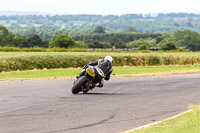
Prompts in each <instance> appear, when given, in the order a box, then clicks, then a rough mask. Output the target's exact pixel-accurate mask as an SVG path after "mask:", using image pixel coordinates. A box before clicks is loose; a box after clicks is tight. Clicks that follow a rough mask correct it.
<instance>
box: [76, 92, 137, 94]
mask: <svg viewBox="0 0 200 133" xmlns="http://www.w3.org/2000/svg"><path fill="white" fill-rule="evenodd" d="M79 95H133V94H130V93H95V92H93V93H91V92H90V93H86V94H84V93H79Z"/></svg>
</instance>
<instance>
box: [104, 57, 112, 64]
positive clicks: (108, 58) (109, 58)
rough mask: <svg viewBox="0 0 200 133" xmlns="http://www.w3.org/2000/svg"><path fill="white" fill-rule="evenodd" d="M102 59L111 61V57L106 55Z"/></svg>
mask: <svg viewBox="0 0 200 133" xmlns="http://www.w3.org/2000/svg"><path fill="white" fill-rule="evenodd" d="M104 60H109V61H110V62H111V63H112V62H113V58H112V57H111V56H106V57H105V58H104Z"/></svg>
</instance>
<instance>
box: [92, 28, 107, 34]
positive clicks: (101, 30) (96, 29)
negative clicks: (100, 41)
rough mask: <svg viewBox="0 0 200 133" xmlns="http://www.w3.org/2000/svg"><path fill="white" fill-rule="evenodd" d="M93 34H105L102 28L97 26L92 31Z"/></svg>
mask: <svg viewBox="0 0 200 133" xmlns="http://www.w3.org/2000/svg"><path fill="white" fill-rule="evenodd" d="M94 33H99V34H103V33H106V32H105V28H104V27H102V26H97V27H96V28H95V29H94Z"/></svg>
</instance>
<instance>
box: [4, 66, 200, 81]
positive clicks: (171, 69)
mask: <svg viewBox="0 0 200 133" xmlns="http://www.w3.org/2000/svg"><path fill="white" fill-rule="evenodd" d="M80 71H81V68H68V69H47V70H30V71H16V72H3V73H0V80H20V79H23V80H24V79H41V78H72V77H75V76H76V75H77V74H78V73H79V72H80ZM195 72H200V65H186V66H145V67H114V68H113V73H112V77H131V76H156V75H169V74H180V73H195Z"/></svg>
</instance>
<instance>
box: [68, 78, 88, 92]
mask: <svg viewBox="0 0 200 133" xmlns="http://www.w3.org/2000/svg"><path fill="white" fill-rule="evenodd" d="M86 81H87V77H86V76H82V77H80V78H79V79H78V81H76V83H75V84H74V85H73V87H72V93H73V94H78V93H79V92H80V91H81V87H82V86H83V85H84V83H85V82H86Z"/></svg>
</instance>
